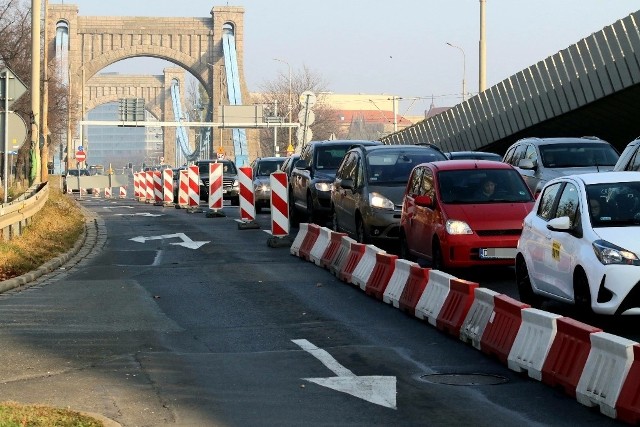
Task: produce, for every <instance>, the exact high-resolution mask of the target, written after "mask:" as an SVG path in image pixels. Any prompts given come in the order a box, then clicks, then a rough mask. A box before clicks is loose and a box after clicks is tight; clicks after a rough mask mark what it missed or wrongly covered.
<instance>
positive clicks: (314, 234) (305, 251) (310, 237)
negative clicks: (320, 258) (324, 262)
mask: <svg viewBox="0 0 640 427" xmlns="http://www.w3.org/2000/svg"><path fill="white" fill-rule="evenodd" d="M318 236H320V226H319V225H318V224H309V225H308V227H307V235H306V236H305V238H304V240H303V241H302V244H301V245H300V250H299V251H298V255H299V256H300V258H304V259H306V260H307V261H310V258H311V249H312V248H313V245H315V243H316V241H317V240H318Z"/></svg>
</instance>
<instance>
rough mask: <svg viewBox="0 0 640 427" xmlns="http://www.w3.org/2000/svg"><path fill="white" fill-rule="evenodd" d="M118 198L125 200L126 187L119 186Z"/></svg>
mask: <svg viewBox="0 0 640 427" xmlns="http://www.w3.org/2000/svg"><path fill="white" fill-rule="evenodd" d="M118 196H119V197H120V198H121V199H126V198H127V187H125V186H122V185H121V186H120V190H119V192H118Z"/></svg>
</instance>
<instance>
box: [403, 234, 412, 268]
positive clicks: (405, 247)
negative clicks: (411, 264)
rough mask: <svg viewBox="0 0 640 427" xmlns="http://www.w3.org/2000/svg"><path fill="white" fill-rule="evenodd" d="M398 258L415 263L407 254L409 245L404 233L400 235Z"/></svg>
mask: <svg viewBox="0 0 640 427" xmlns="http://www.w3.org/2000/svg"><path fill="white" fill-rule="evenodd" d="M400 258H403V259H406V260H407V261H415V257H414V256H413V255H411V252H409V244H408V243H407V237H406V236H405V235H404V233H400Z"/></svg>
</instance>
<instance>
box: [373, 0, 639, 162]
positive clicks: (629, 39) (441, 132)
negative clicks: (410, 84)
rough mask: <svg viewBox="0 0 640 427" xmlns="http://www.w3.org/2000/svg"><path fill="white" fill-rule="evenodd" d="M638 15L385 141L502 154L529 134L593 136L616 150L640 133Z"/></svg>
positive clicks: (635, 13) (384, 139)
mask: <svg viewBox="0 0 640 427" xmlns="http://www.w3.org/2000/svg"><path fill="white" fill-rule="evenodd" d="M638 111H640V11H637V12H634V13H632V14H631V15H629V16H627V17H626V18H624V19H621V20H619V21H617V22H615V23H614V24H612V25H609V26H607V27H605V28H604V29H602V30H601V31H598V32H597V33H594V34H592V35H591V36H589V37H586V38H584V39H582V40H580V41H579V42H577V43H576V44H574V45H572V46H569V47H568V48H566V49H564V50H562V51H560V52H558V53H556V54H555V55H553V56H550V57H548V58H546V59H545V60H542V61H540V62H538V63H536V64H534V65H532V66H530V67H528V68H526V69H524V70H522V71H520V72H518V73H516V74H515V75H513V76H511V77H509V78H507V79H505V80H503V81H501V82H500V83H498V84H496V85H495V86H493V87H490V88H488V89H487V90H485V91H484V92H481V93H480V94H478V95H476V96H474V97H472V98H470V99H468V100H467V101H465V102H462V103H461V104H458V105H456V106H455V107H453V108H451V109H449V110H447V111H445V112H443V113H441V114H438V115H436V116H434V117H431V118H429V119H426V120H423V121H421V122H418V123H416V124H415V125H413V126H410V127H407V128H405V129H403V130H401V131H399V132H394V133H392V134H389V135H387V136H385V137H383V138H381V140H382V141H383V142H384V143H386V144H417V143H425V142H430V143H434V144H436V145H438V146H439V147H440V148H442V149H443V150H444V151H460V150H477V151H492V152H497V153H500V154H502V153H504V151H505V150H506V149H507V148H508V147H509V145H510V144H512V143H513V142H515V141H517V140H518V139H520V138H524V137H532V136H535V137H551V136H586V135H594V136H598V137H600V138H602V139H605V140H607V141H609V142H611V143H612V144H613V145H614V146H616V148H618V150H619V151H621V149H622V148H624V146H625V145H626V144H627V143H628V142H630V141H631V140H633V139H634V138H636V137H638V136H640V120H638V118H637V114H638Z"/></svg>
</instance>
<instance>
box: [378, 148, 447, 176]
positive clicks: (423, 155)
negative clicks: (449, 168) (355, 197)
mask: <svg viewBox="0 0 640 427" xmlns="http://www.w3.org/2000/svg"><path fill="white" fill-rule="evenodd" d="M438 160H446V157H445V156H444V155H443V154H441V153H439V152H438V151H435V150H432V149H428V148H425V149H424V150H419V151H418V150H410V151H403V150H377V151H374V152H372V153H370V154H369V155H368V156H367V175H368V177H369V184H374V185H382V184H403V185H405V184H406V183H407V181H408V180H409V175H410V174H411V171H412V170H413V168H414V167H415V166H417V165H419V164H420V163H426V162H435V161H438Z"/></svg>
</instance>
